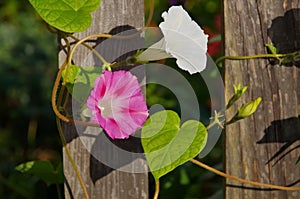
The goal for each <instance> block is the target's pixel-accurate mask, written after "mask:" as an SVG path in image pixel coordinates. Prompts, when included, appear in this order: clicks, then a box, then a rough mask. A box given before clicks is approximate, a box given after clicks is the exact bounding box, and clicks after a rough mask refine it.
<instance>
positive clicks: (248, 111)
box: [237, 97, 262, 119]
mask: <svg viewBox="0 0 300 199" xmlns="http://www.w3.org/2000/svg"><path fill="white" fill-rule="evenodd" d="M261 100H262V98H261V97H258V98H257V99H255V100H253V101H251V102H249V103H247V104H244V105H243V106H242V107H241V108H240V109H239V110H238V113H237V118H238V119H243V118H246V117H249V116H251V115H252V114H253V113H254V112H255V111H256V109H257V107H258V106H259V104H260V102H261Z"/></svg>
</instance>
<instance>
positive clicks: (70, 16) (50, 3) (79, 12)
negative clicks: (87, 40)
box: [29, 0, 100, 33]
mask: <svg viewBox="0 0 300 199" xmlns="http://www.w3.org/2000/svg"><path fill="white" fill-rule="evenodd" d="M29 2H30V3H31V5H32V6H33V7H34V9H35V10H36V11H37V13H38V14H39V15H40V16H41V18H42V19H43V20H45V21H46V22H47V23H48V24H49V25H51V26H53V27H55V28H57V29H59V30H61V31H64V32H68V33H72V32H81V31H84V30H85V29H87V28H88V27H89V26H90V24H91V22H92V17H91V14H90V13H91V12H93V11H95V10H97V9H98V7H99V6H100V0H81V1H80V0H29Z"/></svg>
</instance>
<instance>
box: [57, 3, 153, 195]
mask: <svg viewBox="0 0 300 199" xmlns="http://www.w3.org/2000/svg"><path fill="white" fill-rule="evenodd" d="M92 17H93V22H92V25H91V27H90V28H89V29H88V30H86V31H85V32H81V33H78V34H75V35H76V37H78V38H80V39H81V38H84V37H85V36H88V35H91V34H96V33H109V32H111V31H112V30H113V29H114V28H116V27H119V28H117V29H118V31H120V30H122V29H124V30H125V29H126V27H129V26H131V27H134V28H137V29H140V28H142V27H143V26H144V1H142V0H122V1H120V0H101V6H100V8H99V9H98V10H97V11H95V12H94V13H93V14H92ZM124 27H125V28H124ZM126 45H127V46H128V45H130V43H126V42H125V43H124V42H112V43H110V46H109V47H110V50H107V49H106V50H104V52H106V54H105V55H103V56H104V57H105V59H107V61H113V60H115V58H116V57H115V56H117V55H120V54H121V55H122V52H123V51H124V47H126ZM130 46H131V45H130ZM106 47H107V46H106ZM100 50H101V49H100ZM102 50H103V49H102ZM89 53H90V51H89V50H88V49H86V48H84V47H82V48H79V49H78V51H76V53H75V55H74V57H75V58H74V59H73V61H74V63H76V64H78V65H82V64H84V65H86V66H89V65H90V64H96V65H97V64H98V65H100V66H101V63H99V62H98V63H97V62H96V61H95V60H94V57H93V56H90V55H89ZM64 59H65V54H64V53H63V52H62V51H61V52H60V53H59V62H60V63H62V62H63V61H64ZM72 105H73V108H74V107H75V106H76V102H74V101H73V104H72ZM69 108H70V109H71V108H72V107H71V105H69ZM70 112H71V110H70ZM63 130H64V133H65V136H66V139H67V142H68V148H69V149H70V150H71V153H72V157H73V159H74V161H75V163H76V165H77V167H78V169H79V171H80V174H81V176H82V178H83V181H84V183H85V185H86V188H87V190H88V193H89V195H90V198H97V199H101V198H102V199H108V198H121V199H122V198H124V199H127V198H128V199H129V198H130V199H142V198H148V174H147V173H133V172H130V170H131V171H136V170H138V168H140V167H147V166H146V164H145V161H144V160H143V159H142V158H141V159H132V161H129V162H126V165H125V163H121V164H120V165H119V167H118V168H117V169H116V168H110V167H109V165H108V166H107V165H105V164H103V163H101V162H100V161H99V156H98V155H99V153H102V152H104V153H107V154H108V156H110V157H111V161H115V160H116V161H117V160H119V159H121V158H122V157H120V155H119V154H118V153H116V152H115V151H113V150H111V149H110V148H103V147H101V146H102V144H103V143H102V140H101V139H103V140H106V141H108V140H109V139H108V138H107V137H106V136H105V134H104V133H101V134H100V135H99V132H97V129H95V128H86V127H79V126H74V125H72V124H66V123H64V124H63ZM87 135H89V136H87ZM94 135H97V137H96V138H95V136H94ZM116 142H117V143H116V144H117V147H123V148H125V149H124V150H128V151H134V152H141V146H140V143H139V142H138V141H137V139H133V140H132V139H130V140H129V141H119V142H118V141H116ZM113 144H115V143H113ZM99 150H101V151H99ZM91 152H92V154H91ZM123 167H126V168H127V169H126V171H129V172H124V171H120V169H121V170H122V168H123ZM123 170H125V169H123ZM64 173H65V176H66V183H65V198H75V199H77V198H84V195H83V192H82V189H81V187H80V184H79V181H78V179H77V178H76V176H75V173H74V171H73V168H72V167H71V164H70V162H69V160H68V158H67V156H66V154H64Z"/></svg>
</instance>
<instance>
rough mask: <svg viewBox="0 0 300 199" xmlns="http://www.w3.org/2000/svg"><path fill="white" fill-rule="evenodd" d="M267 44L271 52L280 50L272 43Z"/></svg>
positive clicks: (274, 52) (275, 52)
mask: <svg viewBox="0 0 300 199" xmlns="http://www.w3.org/2000/svg"><path fill="white" fill-rule="evenodd" d="M265 46H266V47H267V49H268V51H270V53H271V54H277V53H278V50H277V48H276V47H275V46H273V45H272V44H265Z"/></svg>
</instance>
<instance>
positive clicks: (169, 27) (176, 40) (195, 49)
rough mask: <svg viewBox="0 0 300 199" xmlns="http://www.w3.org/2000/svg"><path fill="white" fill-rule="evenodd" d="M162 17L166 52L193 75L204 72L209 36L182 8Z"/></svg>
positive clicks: (171, 10) (172, 10) (175, 7)
mask: <svg viewBox="0 0 300 199" xmlns="http://www.w3.org/2000/svg"><path fill="white" fill-rule="evenodd" d="M162 17H163V18H164V20H165V21H164V22H162V23H160V25H159V27H160V28H161V30H162V32H163V34H164V39H165V45H166V46H165V50H166V52H167V53H170V54H171V55H172V56H173V57H175V58H176V59H177V64H178V66H179V67H180V68H181V69H183V70H187V71H188V72H190V73H191V74H193V73H196V72H201V71H202V70H204V69H205V66H206V51H207V41H208V35H206V34H204V31H203V30H202V29H201V28H200V26H198V24H197V23H196V22H195V21H192V19H191V18H190V16H189V15H188V13H187V12H186V11H185V10H184V9H183V8H182V6H172V7H171V8H170V9H169V11H168V12H164V13H163V14H162Z"/></svg>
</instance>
